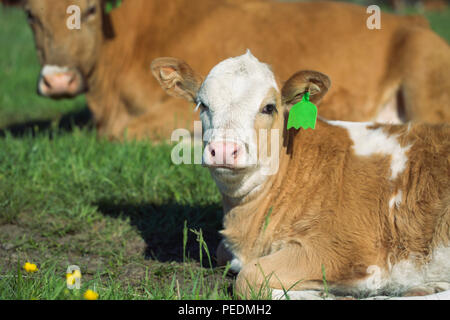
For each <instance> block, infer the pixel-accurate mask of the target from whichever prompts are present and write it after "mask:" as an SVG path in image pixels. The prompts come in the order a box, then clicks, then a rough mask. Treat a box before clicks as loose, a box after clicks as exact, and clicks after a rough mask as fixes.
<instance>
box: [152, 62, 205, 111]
mask: <svg viewBox="0 0 450 320" xmlns="http://www.w3.org/2000/svg"><path fill="white" fill-rule="evenodd" d="M151 69H152V73H153V76H154V77H155V78H156V80H158V82H159V84H160V85H161V87H162V88H163V89H164V90H165V91H166V92H167V93H168V94H169V95H171V96H173V97H177V98H184V99H186V100H187V101H189V102H195V99H196V97H197V92H198V90H199V89H200V86H201V84H202V78H201V77H200V76H199V75H197V74H196V73H195V72H194V70H192V68H191V67H190V66H189V65H188V64H187V63H186V62H184V61H182V60H179V59H176V58H158V59H155V60H154V61H153V62H152V66H151Z"/></svg>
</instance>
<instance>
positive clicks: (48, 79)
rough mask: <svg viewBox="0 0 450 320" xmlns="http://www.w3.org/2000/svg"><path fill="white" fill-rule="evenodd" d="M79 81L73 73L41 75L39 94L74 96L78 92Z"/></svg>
mask: <svg viewBox="0 0 450 320" xmlns="http://www.w3.org/2000/svg"><path fill="white" fill-rule="evenodd" d="M79 86H80V81H79V78H78V77H77V75H76V73H75V72H71V71H68V72H61V73H54V74H48V75H43V76H42V78H41V81H40V92H41V94H42V95H44V96H49V97H52V96H64V95H74V94H76V93H77V91H78V90H79Z"/></svg>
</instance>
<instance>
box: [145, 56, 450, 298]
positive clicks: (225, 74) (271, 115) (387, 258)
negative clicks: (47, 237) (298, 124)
mask: <svg viewBox="0 0 450 320" xmlns="http://www.w3.org/2000/svg"><path fill="white" fill-rule="evenodd" d="M152 69H153V74H154V75H155V77H156V78H157V79H158V80H159V82H160V84H161V85H162V87H163V88H164V89H166V91H167V92H168V93H169V94H171V95H173V96H178V97H184V98H185V99H187V100H189V101H191V102H195V103H198V104H199V105H200V106H201V114H200V117H201V120H202V124H203V129H204V130H206V131H207V132H209V134H208V137H207V138H206V139H205V148H204V154H203V159H204V160H203V161H204V164H205V166H207V167H209V169H210V171H211V174H212V177H213V178H214V180H215V181H216V183H217V186H218V188H219V189H220V192H221V193H222V196H223V208H224V213H225V217H224V230H223V231H222V234H223V236H224V242H223V243H222V245H221V247H220V248H219V250H218V260H219V262H222V263H224V262H226V261H227V260H231V261H232V267H233V268H234V269H235V270H237V271H239V275H238V278H237V288H238V291H239V292H240V293H241V294H243V295H247V296H248V295H249V294H250V292H251V291H252V290H259V289H260V288H261V286H268V287H269V288H271V289H278V291H276V290H275V291H273V292H274V293H273V294H274V295H276V294H280V292H283V291H280V289H283V288H284V289H286V290H287V289H289V290H294V291H298V290H300V291H298V292H300V293H301V292H305V291H302V290H316V289H318V290H320V289H321V288H322V287H323V271H325V274H326V279H327V282H328V286H329V288H330V290H332V291H334V292H338V293H345V294H356V295H373V294H380V293H385V294H390V295H391V294H402V293H405V292H411V291H413V292H414V290H417V288H423V287H424V286H425V288H426V289H427V290H432V291H434V290H435V289H436V288H438V287H440V288H441V290H442V289H444V290H445V289H446V288H449V287H448V283H449V282H450V243H449V240H450V177H449V175H450V126H449V125H445V124H442V125H425V124H409V125H381V124H376V123H352V122H339V121H327V120H325V119H320V118H319V120H318V122H317V126H316V129H315V130H299V131H297V130H295V129H290V130H287V129H286V123H287V121H286V119H287V116H288V113H289V110H290V108H291V107H292V106H293V105H294V104H295V103H296V102H298V101H299V100H300V99H302V97H303V95H304V94H305V92H306V91H310V93H311V101H313V102H315V103H319V102H320V100H321V99H322V98H323V96H324V95H325V93H326V92H327V91H328V88H329V86H330V80H329V79H328V77H327V76H325V75H323V74H321V73H318V72H314V71H301V72H298V73H296V74H294V75H293V76H292V77H291V78H290V79H289V80H288V81H287V82H286V83H285V84H284V86H283V87H282V89H281V90H280V89H279V86H278V84H277V81H276V80H275V77H274V74H273V72H272V71H271V69H270V68H269V66H268V65H266V64H264V63H261V62H259V61H258V60H257V59H256V58H255V57H254V56H253V55H252V54H251V53H250V52H247V54H245V55H243V56H240V57H237V58H230V59H227V60H225V61H223V62H221V63H220V64H218V65H217V66H216V67H214V68H213V69H212V71H211V72H210V73H209V75H208V76H207V77H206V80H205V81H204V82H203V83H201V81H199V80H198V79H200V77H199V76H198V75H196V74H195V73H194V71H193V70H192V69H191V68H190V67H189V66H188V65H187V64H186V63H185V62H183V61H181V60H177V59H174V58H160V59H157V60H155V61H154V62H153V64H152ZM319 113H320V108H319ZM243 129H251V130H252V131H253V130H256V135H255V136H254V138H253V140H251V139H250V140H248V139H246V140H245V141H244V140H243V139H242V137H243V136H244V135H242V130H243ZM264 130H266V131H268V130H270V132H271V133H272V135H270V134H267V136H262V132H263V131H264ZM224 132H226V135H224ZM233 132H235V133H233ZM277 132H278V133H279V134H278V135H276V133H277ZM274 134H275V137H278V138H277V139H273V135H274ZM255 146H256V147H255ZM263 147H267V148H268V149H269V150H270V152H271V153H272V154H273V153H275V154H276V153H279V156H278V157H272V158H271V161H269V162H267V161H265V162H264V161H260V160H259V159H258V161H257V162H256V163H252V164H247V163H246V161H247V160H246V159H250V158H251V157H249V155H248V150H255V148H256V149H258V150H261V148H263ZM276 162H277V164H275V163H276ZM274 164H275V165H274ZM269 166H272V168H273V167H275V168H276V170H275V171H273V170H269ZM267 172H271V173H273V174H265V173H267ZM300 297H301V294H300Z"/></svg>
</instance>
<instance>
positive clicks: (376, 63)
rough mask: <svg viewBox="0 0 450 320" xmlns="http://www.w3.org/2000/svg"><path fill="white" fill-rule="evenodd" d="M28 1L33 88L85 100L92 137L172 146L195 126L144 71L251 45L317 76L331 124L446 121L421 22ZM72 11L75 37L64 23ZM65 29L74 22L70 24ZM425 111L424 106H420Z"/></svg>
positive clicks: (235, 8)
mask: <svg viewBox="0 0 450 320" xmlns="http://www.w3.org/2000/svg"><path fill="white" fill-rule="evenodd" d="M105 2H106V1H101V0H78V1H73V0H60V1H53V0H24V4H23V6H24V10H25V12H26V15H27V19H28V22H29V24H30V26H31V29H32V30H33V34H34V39H35V44H36V49H37V54H38V57H39V61H40V63H41V65H42V69H41V72H40V75H39V81H38V92H39V94H41V95H42V96H46V97H51V98H55V99H59V98H67V97H69V98H70V97H74V96H77V95H79V94H82V93H86V98H87V103H88V106H89V108H90V109H91V111H92V114H93V117H94V120H95V123H96V126H97V129H98V134H99V135H100V136H106V137H109V138H112V139H122V138H124V137H128V138H143V137H147V136H152V137H156V138H157V137H160V138H168V137H170V133H171V132H172V131H173V130H174V129H175V128H178V127H186V126H188V125H189V124H190V125H191V126H192V120H194V119H196V118H197V117H198V115H196V114H195V113H194V111H193V108H186V106H185V104H184V103H180V102H179V101H176V100H174V99H172V98H167V96H166V95H165V94H164V92H163V91H162V90H161V89H160V88H159V86H158V83H157V82H156V81H155V80H154V79H153V77H152V76H151V75H150V73H149V72H148V67H149V65H150V63H151V61H152V60H154V59H155V58H157V57H160V56H183V58H185V59H188V60H189V61H191V63H192V65H193V67H195V68H196V70H199V71H200V72H203V73H206V72H207V71H209V70H210V69H211V68H212V67H213V66H214V64H215V63H216V62H217V61H221V60H223V59H225V58H227V57H230V56H236V55H238V54H239V53H240V52H243V51H244V50H245V49H246V48H250V49H251V50H252V52H254V53H255V54H256V55H258V56H259V57H261V58H263V59H264V61H269V62H271V64H272V66H273V68H274V69H275V71H276V74H278V75H279V76H280V77H284V78H286V77H287V76H288V75H289V72H290V70H292V68H295V69H298V70H301V69H305V68H306V67H310V68H314V69H317V70H323V71H324V72H326V73H327V74H329V75H330V76H331V77H332V78H333V79H334V86H333V88H332V89H331V91H330V93H329V95H327V97H325V100H324V101H323V104H322V114H323V115H324V116H326V117H328V118H330V119H335V120H352V121H369V120H374V119H377V120H382V121H392V122H403V121H410V120H412V121H414V120H418V121H427V122H442V121H447V120H448V119H450V111H449V108H448V105H449V101H450V97H449V94H450V75H449V73H448V72H447V70H448V69H449V67H450V58H449V57H450V51H449V47H448V44H447V43H446V42H445V41H444V40H443V39H441V38H440V37H439V36H438V35H436V34H435V33H433V32H432V31H431V30H429V28H428V24H427V22H426V20H425V19H424V18H422V17H416V16H412V17H401V16H394V15H391V14H387V13H383V14H382V16H381V29H380V30H376V29H375V30H370V29H368V27H367V23H366V22H367V19H368V18H369V14H367V13H366V8H363V7H360V6H356V5H352V4H345V3H334V2H317V3H279V2H274V1H258V0H249V1H233V0H195V1H188V0H171V1H164V0H133V1H129V0H124V1H122V4H121V5H120V6H119V7H117V8H115V9H114V10H112V11H111V12H109V13H108V12H106V11H105ZM74 3H75V4H77V5H78V6H79V8H80V12H81V15H80V22H81V23H80V26H81V29H80V30H77V29H73V30H72V29H69V28H67V27H66V24H67V21H68V19H72V18H73V15H74V12H75V11H69V13H67V12H68V8H69V5H72V4H74ZM70 21H72V20H70ZM425 105H426V107H423V106H425Z"/></svg>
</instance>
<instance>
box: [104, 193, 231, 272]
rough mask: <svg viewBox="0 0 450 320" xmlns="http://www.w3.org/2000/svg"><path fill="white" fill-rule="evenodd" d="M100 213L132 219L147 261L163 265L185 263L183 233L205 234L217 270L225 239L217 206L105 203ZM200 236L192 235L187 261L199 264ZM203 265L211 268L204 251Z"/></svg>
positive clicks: (107, 201) (219, 207)
mask: <svg viewBox="0 0 450 320" xmlns="http://www.w3.org/2000/svg"><path fill="white" fill-rule="evenodd" d="M96 205H97V206H98V210H99V211H100V212H101V213H103V214H104V215H106V216H110V217H114V218H119V219H126V218H129V219H130V223H131V225H133V226H135V227H136V228H137V229H138V230H139V232H140V234H141V236H142V238H143V239H144V240H145V243H146V246H147V247H146V258H153V259H157V260H158V261H161V262H168V261H177V262H182V261H183V229H184V222H185V221H186V222H187V227H188V228H189V229H194V230H200V229H201V230H202V234H203V238H204V240H205V242H206V244H207V246H208V251H209V254H210V256H211V261H212V264H213V267H214V266H216V261H215V256H216V255H215V254H216V248H217V246H218V245H219V242H220V240H221V236H220V234H219V230H221V229H222V207H221V206H220V205H219V204H217V205H215V204H212V205H206V206H198V207H197V206H189V205H181V204H176V203H169V204H163V205H154V204H127V203H119V204H115V203H114V201H109V200H103V201H100V202H99V203H97V204H96ZM196 239H197V236H196V235H195V234H194V233H193V232H191V231H189V232H188V241H187V245H186V257H188V258H190V259H195V260H197V261H199V243H198V242H197V240H196ZM202 260H203V265H204V266H205V267H209V262H208V258H207V256H206V254H205V252H204V251H203V259H202Z"/></svg>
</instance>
